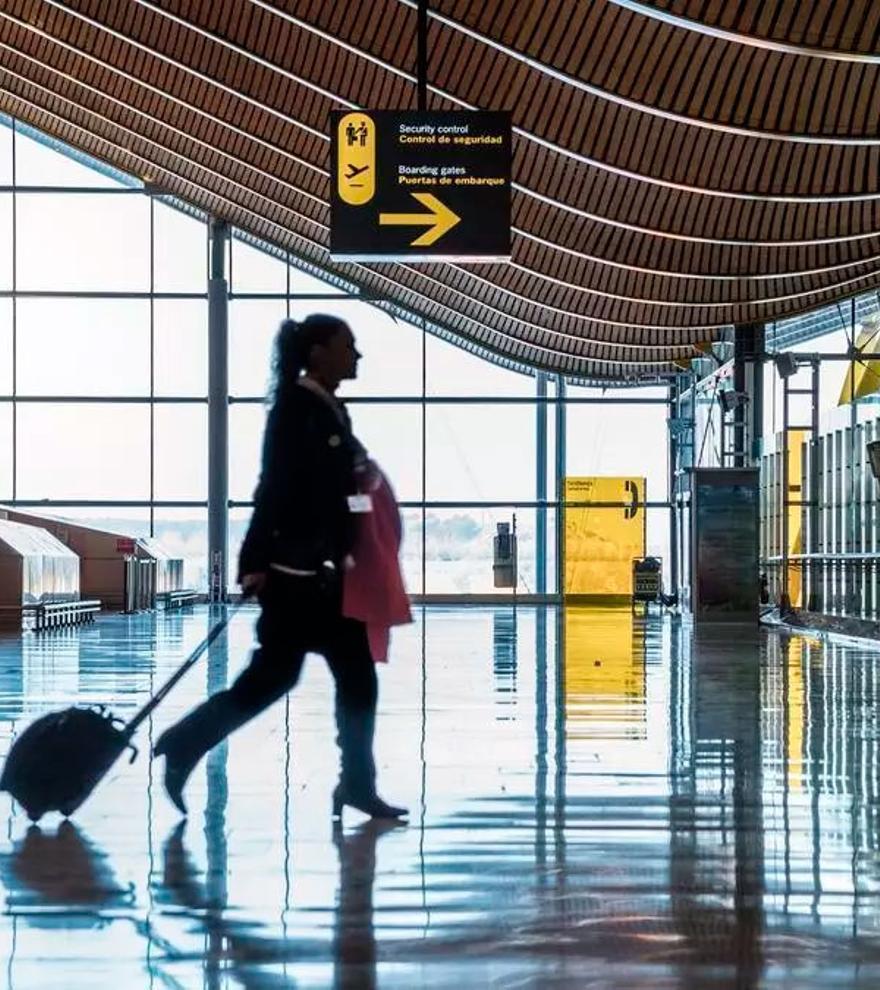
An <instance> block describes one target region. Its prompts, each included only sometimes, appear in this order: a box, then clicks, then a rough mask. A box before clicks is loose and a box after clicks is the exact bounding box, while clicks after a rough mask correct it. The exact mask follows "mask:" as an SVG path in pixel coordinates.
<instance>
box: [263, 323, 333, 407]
mask: <svg viewBox="0 0 880 990" xmlns="http://www.w3.org/2000/svg"><path fill="white" fill-rule="evenodd" d="M346 326H347V324H346V322H345V321H344V320H341V319H340V318H339V317H338V316H328V315H326V314H324V313H312V314H311V315H310V316H307V317H306V318H305V319H304V320H303V321H302V322H301V323H297V321H296V320H282V321H281V326H280V327H279V328H278V334H277V336H276V337H275V347H274V353H273V356H272V376H273V387H272V398H273V399H277V398H278V397H279V396H280V395H281V394H282V393H283V392H285V391H286V390H287V389H288V388H289V387H291V386H292V385H295V384H296V381H297V379H298V378H299V377H300V375H302V374H303V373H304V372H306V371H308V370H309V361H310V359H311V356H312V348H313V347H315V346H316V345H323V344H327V343H328V342H329V340H330V339H331V338H332V337H335V336H336V334H337V333H339V332H340V331H341V330H343V329H345V327H346Z"/></svg>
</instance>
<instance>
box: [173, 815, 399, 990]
mask: <svg viewBox="0 0 880 990" xmlns="http://www.w3.org/2000/svg"><path fill="white" fill-rule="evenodd" d="M397 827H399V826H398V823H396V822H393V821H387V820H386V821H381V820H377V819H373V820H372V821H368V822H365V823H364V824H363V825H362V826H361V827H360V828H357V829H355V830H354V831H351V832H343V830H342V828H341V827H340V826H337V827H335V828H334V830H333V843H334V845H335V846H336V848H337V850H338V852H339V900H338V902H337V907H336V918H335V923H334V927H333V970H334V979H333V984H332V985H333V987H334V990H372V988H374V987H375V986H376V938H375V933H374V930H373V881H374V876H375V870H376V842H377V841H378V840H379V838H380V836H382V835H383V834H384V833H385V832H387V831H389V830H393V829H394V828H397ZM184 828H185V824H184V823H183V822H181V823H180V825H178V827H177V828H176V829H174V831H173V832H172V833H171V835H170V836H169V837H168V840H167V841H166V843H165V845H164V847H163V850H162V859H163V862H162V866H163V870H162V882H161V886H160V887H159V888H158V889H157V891H156V893H157V900H158V901H159V902H160V903H162V904H163V905H169V904H177V905H180V906H181V907H184V908H187V909H188V910H189V911H192V912H194V913H196V914H198V916H199V920H200V923H201V924H203V925H204V926H205V934H206V935H207V937H208V941H207V946H208V950H207V951H208V954H209V958H207V959H206V960H205V962H206V964H207V966H208V968H209V970H210V969H213V968H216V966H217V965H218V964H219V963H220V962H221V961H223V962H228V963H230V964H231V966H232V969H233V972H236V976H237V977H239V978H240V979H241V980H242V982H243V983H244V985H245V986H260V987H262V986H267V987H268V986H273V985H275V984H274V983H273V982H272V977H271V976H269V975H268V974H267V975H266V979H265V981H264V980H263V979H262V977H263V974H262V973H261V972H260V967H261V966H268V965H272V964H275V965H277V964H278V963H283V962H295V961H297V960H299V959H301V958H302V957H303V952H304V946H303V943H302V940H301V939H297V940H296V941H294V942H284V941H283V940H276V939H269V938H265V937H260V936H258V935H256V934H254V929H252V928H250V929H249V928H247V927H246V926H245V925H243V924H242V923H241V921H237V922H236V921H232V920H230V919H229V918H226V917H225V916H224V913H223V912H224V908H225V905H224V904H222V903H219V902H218V901H217V900H216V899H215V898H213V897H211V896H210V894H209V892H208V890H207V886H206V884H204V883H203V882H202V879H201V877H200V873H199V871H198V869H197V868H196V867H195V865H194V863H193V861H192V857H191V856H190V854H189V851H188V850H187V848H186V845H185V844H184V841H183V833H184ZM212 954H213V955H212ZM221 956H222V960H221V958H220V957H221ZM308 956H309V959H310V960H311V961H312V962H313V961H314V959H313V955H312V953H311V952H309V953H308ZM244 970H247V971H250V976H249V977H248V978H245V973H244V972H242V971H244ZM278 985H279V986H281V985H284V986H289V985H290V984H288V983H283V984H282V983H281V981H280V980H279V982H278Z"/></svg>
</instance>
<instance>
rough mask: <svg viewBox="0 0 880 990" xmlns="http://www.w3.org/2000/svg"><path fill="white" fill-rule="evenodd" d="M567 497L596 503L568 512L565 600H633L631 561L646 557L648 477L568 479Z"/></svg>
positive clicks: (566, 519) (565, 495) (570, 509)
mask: <svg viewBox="0 0 880 990" xmlns="http://www.w3.org/2000/svg"><path fill="white" fill-rule="evenodd" d="M564 497H565V501H566V502H593V503H598V504H596V505H585V506H578V507H566V509H565V544H564V561H565V584H564V588H565V594H566V596H571V595H574V596H586V597H590V598H601V599H605V600H613V599H620V600H622V599H629V598H630V597H631V595H632V562H633V559H634V558H636V557H644V555H645V509H644V504H643V503H644V501H645V479H644V478H599V477H587V478H566V479H565V487H564ZM609 502H610V503H620V504H619V505H618V506H615V507H610V506H607V505H606V506H605V507H603V506H602V503H609Z"/></svg>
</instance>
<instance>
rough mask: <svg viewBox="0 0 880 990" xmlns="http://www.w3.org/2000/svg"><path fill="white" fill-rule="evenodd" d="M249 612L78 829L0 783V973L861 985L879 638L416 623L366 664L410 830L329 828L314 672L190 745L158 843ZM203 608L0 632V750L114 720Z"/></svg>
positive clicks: (609, 622)
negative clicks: (379, 659) (14, 796)
mask: <svg viewBox="0 0 880 990" xmlns="http://www.w3.org/2000/svg"><path fill="white" fill-rule="evenodd" d="M254 616H255V613H254V612H252V611H251V612H243V613H241V614H240V615H239V616H237V617H236V618H235V619H234V620H233V624H232V627H231V629H230V632H229V635H228V642H227V640H226V639H221V640H220V641H219V642H218V644H217V645H216V647H215V648H213V649H212V652H211V655H210V656H209V657H208V658H207V659H206V661H205V663H204V665H203V666H201V667H199V668H197V669H196V670H194V671H193V672H192V673H191V674H190V675H189V676H188V677H187V679H186V680H185V681H184V682H183V683H182V684H181V685H180V686H179V688H178V690H177V691H176V692H175V693H174V694H173V695H172V696H171V698H170V699H169V700H168V702H167V703H166V705H165V706H164V707H163V708H161V709H160V710H159V711H158V712H157V713H156V716H155V718H154V721H153V724H151V725H148V726H146V727H145V728H146V729H147V731H144V732H143V733H142V734H141V737H140V739H139V742H140V743H141V748H142V753H141V756H140V758H139V759H138V760H137V761H136V762H135V763H134V765H132V766H129V765H128V764H120V765H119V766H118V767H116V768H115V769H114V771H113V772H112V774H111V776H110V778H109V779H108V780H107V781H106V782H105V783H104V784H103V785H102V786H101V788H100V789H99V790H98V791H97V792H96V793H95V795H94V796H93V798H92V799H91V801H90V802H89V803H88V804H86V805H85V806H84V807H83V808H82V809H81V810H80V812H79V813H78V814H77V816H76V819H75V821H74V822H70V823H62V822H60V821H58V820H55V819H46V820H44V822H43V823H42V825H41V828H40V829H36V828H29V826H28V822H27V821H26V820H25V818H24V816H23V814H22V812H21V811H20V809H18V808H16V807H15V806H14V805H13V804H12V802H11V801H10V800H9V798H8V796H7V795H2V797H0V822H2V823H3V835H2V838H0V884H2V887H3V896H4V913H3V916H2V918H0V986H3V987H8V988H10V990H30V988H35V987H65V988H70V990H74V988H76V990H80V988H82V990H86V988H88V990H96V988H105V987H106V988H111V987H112V988H126V990H127V988H138V990H139V988H148V987H149V988H203V987H204V988H225V987H247V988H251V987H253V988H276V987H279V988H280V987H295V988H298V990H306V988H318V987H333V988H346V990H348V988H351V990H355V988H374V987H380V988H400V990H404V988H405V990H418V988H423V987H425V988H435V987H437V988H439V987H444V988H446V987H450V988H455V990H465V988H472V987H473V988H482V987H493V988H495V987H497V988H532V987H534V988H541V990H544V988H548V990H552V988H563V987H565V988H568V987H571V988H605V987H615V988H616V987H620V988H636V990H641V988H649V987H650V988H652V990H654V988H660V990H663V988H673V987H675V988H711V990H721V988H727V987H736V988H751V987H756V988H757V987H773V988H776V987H786V988H789V987H790V988H792V990H795V988H797V990H809V988H814V987H815V988H818V987H823V988H824V987H832V986H833V987H866V988H867V987H871V988H876V987H878V986H880V851H878V846H880V834H878V805H877V800H878V787H880V781H878V777H880V748H878V747H880V723H878V701H880V652H874V651H870V650H867V649H860V648H858V647H854V646H851V645H832V644H825V643H819V642H815V641H811V640H809V639H806V638H803V637H791V638H789V637H786V636H784V635H780V634H765V633H761V632H759V631H757V630H742V629H736V630H729V629H727V630H720V631H718V632H703V631H700V632H698V633H697V634H694V633H693V632H692V631H691V630H690V629H689V628H688V627H686V626H684V627H683V626H681V625H679V624H677V623H675V622H673V621H671V620H669V619H661V618H659V617H651V618H649V619H647V620H645V619H641V618H637V619H633V618H632V616H631V615H630V614H629V612H627V611H619V612H613V611H569V612H568V613H567V615H566V616H565V617H564V619H560V617H559V616H558V615H557V613H556V612H555V611H554V610H544V609H539V610H536V609H531V608H521V609H519V610H518V611H517V612H516V613H515V614H514V612H513V610H512V609H510V608H497V609H491V608H486V609H478V608H470V609H439V608H435V609H428V610H426V611H424V612H421V613H419V614H418V615H417V622H416V623H415V624H414V625H413V626H411V627H408V628H406V629H405V630H403V631H401V632H399V633H398V634H397V635H396V638H395V640H394V647H393V657H392V662H391V664H390V665H389V666H388V667H387V668H383V669H382V671H381V683H382V687H381V702H380V704H381V718H380V727H379V742H378V758H379V762H380V765H381V782H382V790H383V793H385V794H386V795H387V796H388V797H389V799H392V800H395V801H396V800H400V801H402V802H408V803H409V804H410V806H411V807H412V809H413V815H412V819H411V823H410V824H409V826H408V827H397V828H388V827H384V828H382V827H376V826H373V825H371V824H364V823H363V821H362V820H358V819H357V818H356V817H355V816H352V817H351V819H350V820H349V819H347V820H346V822H345V828H344V830H343V831H342V832H337V833H334V831H333V829H332V827H331V823H330V817H329V802H330V790H331V787H332V783H333V778H334V774H335V759H336V756H335V751H334V746H333V730H332V725H331V718H330V711H331V704H330V680H329V675H328V674H327V672H326V669H325V668H324V666H323V663H322V661H320V660H319V659H317V658H315V659H314V660H310V661H309V663H308V664H307V670H306V674H305V676H304V679H303V681H302V683H301V684H300V686H299V688H298V689H297V691H296V693H295V694H294V695H293V697H292V698H291V699H290V700H289V702H287V703H285V702H281V703H279V704H278V705H277V706H276V708H274V709H272V710H271V711H270V712H268V713H266V714H265V715H264V716H263V717H262V718H261V719H259V720H258V721H256V722H255V723H253V724H252V725H250V726H248V727H247V728H245V729H244V730H242V731H241V732H240V733H239V734H237V735H236V736H234V737H233V739H232V740H231V742H230V743H229V744H228V746H224V747H221V748H219V749H218V750H215V751H214V753H212V754H211V756H210V757H209V759H208V761H207V763H206V766H204V768H203V769H201V770H200V771H198V772H197V773H196V775H195V777H194V779H193V781H192V784H191V786H190V789H189V792H188V795H189V798H190V804H191V809H192V810H191V816H190V819H189V821H188V823H187V824H186V826H185V827H181V826H180V825H179V822H178V819H177V817H176V814H175V812H174V810H173V808H172V807H171V806H170V805H169V804H168V802H167V801H166V799H165V796H164V794H163V793H162V789H161V783H160V780H159V775H158V770H159V769H160V767H159V766H155V767H153V766H151V765H150V763H149V761H148V760H147V759H146V750H147V748H148V746H149V742H150V739H151V738H153V737H155V736H156V735H157V734H158V732H159V731H161V729H162V728H163V727H164V726H165V725H166V724H167V723H168V722H169V721H170V720H171V719H173V718H174V717H175V716H176V715H177V714H178V713H179V712H180V711H182V710H183V709H184V708H187V707H189V706H190V705H191V704H192V703H193V702H194V701H195V700H197V699H198V698H200V697H201V696H203V695H204V693H205V691H206V690H208V689H210V690H213V689H215V688H216V687H217V686H219V685H221V684H223V683H224V682H225V681H226V679H227V677H228V676H229V675H230V674H232V673H234V672H235V670H236V669H237V668H238V667H239V666H240V664H241V663H242V662H243V661H244V659H245V657H246V654H247V650H248V648H249V645H250V641H251V632H252V625H253V619H254ZM209 621H210V616H209V613H208V610H207V609H206V608H200V609H197V610H196V611H195V612H194V613H191V614H184V615H180V614H177V615H173V614H160V615H158V616H137V617H131V618H126V617H111V618H105V619H101V620H100V621H99V622H98V623H97V624H96V625H95V626H93V627H89V628H85V629H83V630H79V631H57V632H54V633H49V634H42V635H39V636H26V637H25V638H24V640H23V641H22V639H21V638H15V637H6V638H3V639H0V755H5V753H6V751H7V750H8V748H9V745H10V743H11V741H12V740H13V738H14V737H15V735H16V734H17V733H19V732H21V731H22V729H23V728H24V727H25V726H26V725H27V724H28V723H29V722H30V721H31V720H32V719H33V718H34V717H35V716H36V715H38V714H40V713H42V712H44V711H46V710H51V709H53V708H57V707H59V706H63V705H66V704H68V703H69V702H70V701H71V700H72V699H77V700H79V701H80V702H84V703H86V702H88V703H91V702H102V703H107V704H110V705H112V707H113V708H114V710H116V711H117V712H118V713H119V714H122V715H125V714H126V713H130V712H132V711H133V710H134V709H135V708H136V707H137V706H138V705H139V704H140V703H142V701H143V700H144V699H145V698H146V697H147V695H148V694H149V692H150V691H151V690H152V689H153V688H154V687H155V686H157V685H158V684H160V683H161V682H162V681H163V679H164V678H165V677H166V676H167V675H168V673H169V672H170V671H171V670H172V669H173V668H174V666H175V665H176V664H177V663H179V661H180V660H181V658H182V657H183V656H184V655H185V654H186V653H187V652H188V651H189V649H191V648H192V646H193V645H195V643H196V642H198V640H199V639H200V638H201V637H202V636H203V635H204V633H205V631H206V628H207V626H208V623H209ZM559 644H561V648H559Z"/></svg>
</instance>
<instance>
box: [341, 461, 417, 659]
mask: <svg viewBox="0 0 880 990" xmlns="http://www.w3.org/2000/svg"><path fill="white" fill-rule="evenodd" d="M375 470H376V474H377V477H378V484H377V486H376V487H375V488H374V489H373V490H372V491H370V496H371V498H372V503H373V505H372V511H371V512H364V513H362V514H361V515H360V517H359V519H360V523H359V527H358V533H357V537H356V540H355V545H354V549H353V551H352V556H353V557H354V566H353V567H351V568H350V569H349V570H347V571H346V572H345V574H344V578H343V593H342V614H343V615H345V616H347V617H348V618H350V619H359V620H360V621H361V622H363V623H365V624H366V627H367V636H368V638H369V641H370V652H371V654H372V656H373V660H375V661H377V662H384V661H387V659H388V641H389V638H390V632H391V627H392V626H400V625H404V624H405V623H408V622H412V615H411V613H410V608H409V596H408V595H407V593H406V588H405V587H404V584H403V575H402V574H401V572H400V558H399V554H400V541H401V534H402V530H401V522H400V511H399V509H398V507H397V499H396V498H395V497H394V492H393V491H392V489H391V485H390V484H389V483H388V479H387V478H386V477H385V475H384V474H382V472H381V471H380V470H379V469H378V468H376V469H375Z"/></svg>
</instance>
